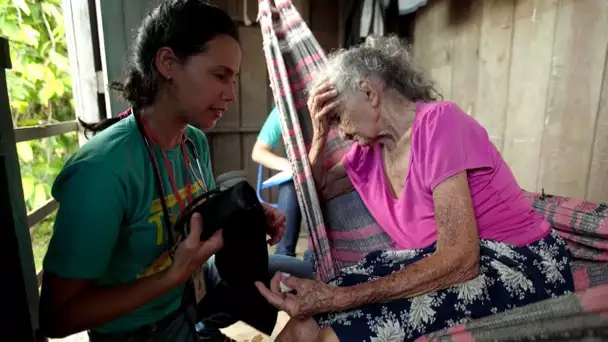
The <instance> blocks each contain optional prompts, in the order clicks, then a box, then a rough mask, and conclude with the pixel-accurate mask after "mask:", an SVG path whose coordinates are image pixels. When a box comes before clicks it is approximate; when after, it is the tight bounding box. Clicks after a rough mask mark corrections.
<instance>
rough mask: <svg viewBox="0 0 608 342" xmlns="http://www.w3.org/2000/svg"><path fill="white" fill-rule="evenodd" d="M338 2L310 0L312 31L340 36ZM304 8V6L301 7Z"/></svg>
mask: <svg viewBox="0 0 608 342" xmlns="http://www.w3.org/2000/svg"><path fill="white" fill-rule="evenodd" d="M339 5H340V4H339V2H338V1H327V0H310V5H309V6H310V8H311V9H312V11H311V12H310V29H311V30H313V31H315V30H318V31H329V32H333V34H334V35H337V34H338V31H339V29H338V24H339V22H338V20H336V19H337V18H339V16H340V13H339V8H338V6H339ZM300 6H302V5H300ZM296 7H297V5H296Z"/></svg>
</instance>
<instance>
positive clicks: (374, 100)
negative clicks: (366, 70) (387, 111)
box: [357, 80, 380, 108]
mask: <svg viewBox="0 0 608 342" xmlns="http://www.w3.org/2000/svg"><path fill="white" fill-rule="evenodd" d="M357 88H359V90H360V91H361V92H363V95H364V96H365V99H366V100H367V101H368V102H369V104H370V105H371V106H372V107H374V108H376V107H378V105H379V104H380V98H379V96H380V94H379V92H378V89H377V87H374V85H373V84H372V83H371V82H369V81H368V80H359V81H358V82H357Z"/></svg>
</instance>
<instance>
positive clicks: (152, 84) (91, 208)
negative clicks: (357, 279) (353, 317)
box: [40, 0, 311, 342]
mask: <svg viewBox="0 0 608 342" xmlns="http://www.w3.org/2000/svg"><path fill="white" fill-rule="evenodd" d="M237 32H238V30H237V27H236V25H235V24H234V23H233V22H232V20H231V19H230V17H229V16H228V15H227V14H226V13H225V12H223V11H222V10H220V9H218V8H217V7H215V6H213V5H210V4H208V3H206V2H204V1H202V0H167V1H164V2H163V3H162V4H161V5H160V6H158V7H157V8H155V9H154V10H153V11H152V12H151V13H150V14H149V15H148V16H147V17H146V18H145V19H144V21H143V23H142V25H141V27H140V28H139V30H138V34H137V38H136V39H135V43H134V46H133V55H132V58H131V66H130V69H129V71H128V74H127V77H126V80H125V81H124V82H122V83H118V84H115V85H114V86H113V88H114V89H115V90H118V91H119V92H120V93H121V94H122V96H123V97H124V98H125V99H126V100H127V101H129V102H130V103H131V105H132V110H129V111H128V112H126V113H124V115H121V116H120V117H118V118H114V119H109V120H105V121H103V122H101V123H98V124H94V125H88V124H84V126H85V128H87V129H89V130H91V131H93V132H99V134H96V135H95V136H93V137H92V138H91V139H90V140H89V141H88V142H87V144H85V145H84V146H83V147H82V148H81V150H80V151H78V152H77V153H76V154H75V155H74V156H72V157H71V158H70V160H69V161H68V162H67V163H66V165H65V166H64V169H63V170H62V172H61V173H60V174H59V175H58V177H57V179H56V180H55V183H54V185H53V196H54V198H56V199H57V201H58V202H59V210H58V213H57V217H56V222H55V227H54V233H53V237H52V239H51V242H50V244H49V249H48V252H47V254H46V256H45V260H44V265H43V267H44V279H43V283H42V294H41V299H40V325H41V330H42V332H43V334H44V335H45V336H48V337H52V338H58V337H63V336H67V335H70V334H74V333H77V332H80V331H83V330H88V331H89V336H90V339H91V341H94V342H95V341H152V340H153V341H178V342H180V341H202V340H205V339H207V340H213V341H217V340H220V341H222V340H226V338H225V337H223V336H222V335H221V333H220V332H219V328H223V327H225V326H227V325H228V324H230V323H233V322H236V321H237V320H244V321H246V322H248V321H250V322H257V323H258V325H259V326H260V327H261V328H260V327H258V328H259V329H261V330H267V331H268V330H270V331H271V330H272V328H273V327H274V323H275V320H276V309H274V308H273V310H274V311H273V312H274V313H273V312H270V311H268V310H267V313H268V315H267V319H266V320H265V321H263V320H262V319H261V318H260V316H264V315H263V314H262V313H261V310H260V308H264V303H265V301H264V299H263V298H262V297H261V296H260V295H259V293H258V292H257V290H256V289H255V288H254V287H253V286H252V291H251V292H249V293H243V292H240V291H239V292H238V293H232V292H230V291H229V290H226V288H225V287H223V285H222V282H221V279H219V278H218V274H217V270H216V269H215V267H214V265H213V262H212V261H210V260H209V259H210V258H211V257H212V255H214V254H215V253H216V252H217V251H219V250H220V249H221V248H222V245H223V240H222V236H221V234H220V233H217V234H215V235H213V237H212V238H211V239H209V240H207V241H206V242H201V241H200V238H199V237H200V234H201V231H202V230H204V229H205V228H204V224H203V223H204V219H205V218H201V217H200V216H193V218H192V221H191V224H190V226H191V231H190V234H189V236H187V237H186V238H185V239H184V240H183V241H182V242H181V243H178V244H176V245H174V246H168V243H167V241H169V240H170V239H169V237H168V234H167V231H168V230H167V226H168V225H169V224H170V221H167V222H168V224H166V223H165V222H166V221H165V219H166V218H167V217H169V218H172V219H175V217H176V216H177V215H178V214H179V212H180V211H181V210H183V208H184V207H185V206H186V205H187V204H188V203H189V202H190V201H191V200H192V199H193V198H195V197H197V196H198V195H201V194H203V193H204V192H206V191H208V190H211V189H213V188H215V180H214V177H213V174H212V169H211V163H210V158H209V147H208V144H207V139H206V137H205V135H204V134H203V133H202V132H201V131H200V130H199V129H197V128H194V127H193V126H196V127H199V128H202V129H208V128H212V127H213V126H214V125H215V123H216V122H217V120H219V119H220V118H221V117H222V114H223V113H224V111H225V110H226V108H227V106H228V104H229V103H231V102H233V100H234V98H235V91H234V83H235V79H236V76H237V74H238V72H239V69H240V65H241V49H240V46H239V43H238V34H237ZM131 113H133V114H134V115H128V114H131ZM191 125H192V126H191ZM140 129H141V131H140ZM142 133H143V134H142ZM142 135H143V136H145V137H146V140H144V139H143V138H142ZM147 141H149V144H146V142H147ZM152 157H154V158H152ZM151 159H155V160H157V161H158V163H157V164H158V166H159V174H160V176H159V178H162V179H161V180H160V182H161V185H162V186H157V183H156V182H155V180H156V178H155V171H154V168H153V163H152V161H151ZM159 188H164V192H163V193H164V195H163V198H164V199H165V203H166V207H168V210H167V211H165V210H163V206H162V205H161V204H162V201H160V198H161V197H160V195H159V193H158V191H157V190H158V189H159ZM165 212H167V213H168V215H166V216H165ZM266 215H267V217H268V218H269V222H270V223H271V224H270V227H271V231H269V232H268V233H269V235H270V236H271V241H270V243H271V244H275V243H277V242H278V241H279V240H280V239H281V236H282V232H283V229H284V224H285V219H284V217H283V216H282V215H281V214H279V213H278V212H277V211H276V210H274V209H272V208H271V207H268V208H266ZM167 247H176V250H175V253H174V255H173V259H172V260H171V259H170V257H169V253H168V252H167V250H168V248H167ZM243 257H247V256H243ZM273 257H274V256H273ZM279 263H280V267H279V268H281V269H280V270H281V271H284V272H289V273H305V274H308V275H310V273H311V272H310V271H311V270H310V269H309V268H306V267H307V266H306V265H305V264H303V263H302V261H299V260H297V259H295V258H294V259H293V260H291V259H285V258H283V259H281V260H279ZM270 264H271V265H270V266H271V267H273V258H271V260H270ZM203 266H204V271H203V272H200V270H201V269H202V268H203ZM275 268H276V267H275ZM270 271H271V272H272V271H274V270H270ZM193 275H194V277H192V276H193ZM199 276H200V277H199ZM191 277H192V278H193V281H196V280H200V282H199V283H197V284H202V285H205V286H204V287H201V289H204V288H205V287H206V294H205V296H204V297H202V295H203V294H204V291H200V292H197V295H199V297H198V298H199V299H200V298H203V300H202V301H201V302H199V304H198V305H187V306H186V307H187V308H188V309H189V311H188V312H190V311H192V312H194V311H198V315H197V314H196V313H194V314H192V315H189V314H187V311H186V310H183V306H182V305H181V304H182V296H183V294H184V283H186V281H187V280H188V279H190V278H191ZM201 303H206V304H205V305H202V304H201ZM209 303H211V304H209ZM212 304H213V305H212ZM243 308H245V309H243ZM192 312H190V313H192ZM203 313H204V315H207V316H206V317H208V315H212V316H213V317H212V318H213V319H212V320H211V321H213V322H211V323H209V321H204V323H205V327H204V328H203V329H202V331H201V332H200V334H199V335H200V336H198V337H197V336H196V335H197V334H196V332H195V330H194V324H195V323H196V321H199V320H200V319H201V318H202V316H204V315H203ZM273 315H274V317H273ZM273 319H274V320H273ZM193 320H196V321H195V322H192V321H193ZM252 325H253V324H252Z"/></svg>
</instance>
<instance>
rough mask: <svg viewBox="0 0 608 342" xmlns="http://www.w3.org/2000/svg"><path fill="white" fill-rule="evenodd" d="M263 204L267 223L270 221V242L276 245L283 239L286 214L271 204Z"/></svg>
mask: <svg viewBox="0 0 608 342" xmlns="http://www.w3.org/2000/svg"><path fill="white" fill-rule="evenodd" d="M262 206H263V207H264V214H265V215H266V223H268V235H270V240H268V243H269V244H270V245H271V246H274V245H276V244H277V243H279V241H281V239H282V238H283V234H284V233H285V220H286V219H285V215H283V213H281V212H280V211H279V210H278V209H276V208H275V207H273V206H271V205H270V204H267V203H263V204H262Z"/></svg>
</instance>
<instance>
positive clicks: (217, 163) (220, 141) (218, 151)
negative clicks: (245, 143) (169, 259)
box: [209, 134, 242, 176]
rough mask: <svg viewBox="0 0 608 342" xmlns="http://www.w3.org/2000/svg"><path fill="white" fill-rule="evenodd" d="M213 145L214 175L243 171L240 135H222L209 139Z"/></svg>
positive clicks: (212, 161)
mask: <svg viewBox="0 0 608 342" xmlns="http://www.w3.org/2000/svg"><path fill="white" fill-rule="evenodd" d="M209 140H211V141H212V144H211V163H212V165H213V174H214V175H216V176H217V175H220V174H222V173H225V172H228V171H236V170H242V165H241V159H242V158H241V154H242V150H241V139H240V135H239V134H222V135H216V136H213V137H209Z"/></svg>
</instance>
